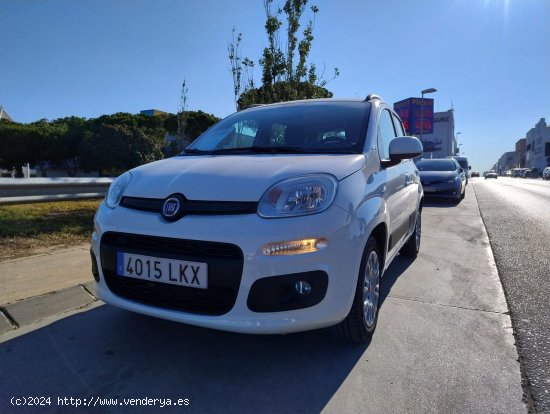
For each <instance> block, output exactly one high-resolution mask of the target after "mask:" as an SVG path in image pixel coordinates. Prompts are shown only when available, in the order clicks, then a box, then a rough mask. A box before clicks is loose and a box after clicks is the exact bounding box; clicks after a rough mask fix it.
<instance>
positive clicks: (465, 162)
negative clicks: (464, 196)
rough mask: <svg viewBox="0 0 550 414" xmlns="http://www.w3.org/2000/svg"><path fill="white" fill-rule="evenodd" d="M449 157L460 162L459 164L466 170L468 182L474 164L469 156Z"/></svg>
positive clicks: (465, 174)
mask: <svg viewBox="0 0 550 414" xmlns="http://www.w3.org/2000/svg"><path fill="white" fill-rule="evenodd" d="M447 158H453V159H455V160H456V161H457V162H458V164H459V165H460V166H461V167H462V169H463V170H464V176H465V177H466V184H468V177H469V176H470V170H471V169H472V166H471V165H470V164H469V162H468V158H466V157H456V156H452V157H447Z"/></svg>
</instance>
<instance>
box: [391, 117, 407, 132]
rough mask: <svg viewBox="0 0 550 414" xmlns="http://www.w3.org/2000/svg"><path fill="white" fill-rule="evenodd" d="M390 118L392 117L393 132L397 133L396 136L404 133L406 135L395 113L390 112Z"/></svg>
mask: <svg viewBox="0 0 550 414" xmlns="http://www.w3.org/2000/svg"><path fill="white" fill-rule="evenodd" d="M392 119H393V126H394V127H395V132H396V133H397V136H398V137H404V136H405V135H407V134H405V131H404V130H403V124H402V123H401V121H400V120H399V118H398V117H397V116H395V114H392Z"/></svg>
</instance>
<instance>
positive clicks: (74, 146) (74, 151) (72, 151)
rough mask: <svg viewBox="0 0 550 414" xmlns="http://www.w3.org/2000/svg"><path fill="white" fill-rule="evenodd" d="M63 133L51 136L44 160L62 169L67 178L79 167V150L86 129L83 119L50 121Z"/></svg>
mask: <svg viewBox="0 0 550 414" xmlns="http://www.w3.org/2000/svg"><path fill="white" fill-rule="evenodd" d="M52 124H54V125H58V126H59V127H61V128H64V130H65V132H64V133H62V134H58V135H55V136H52V137H51V139H50V140H49V142H48V147H47V149H46V154H45V159H46V160H48V161H51V162H53V163H55V164H57V165H58V166H59V167H61V168H63V169H64V170H65V172H66V173H67V175H68V176H69V177H74V176H75V175H76V172H77V170H78V168H79V166H80V163H79V149H80V145H81V143H82V139H83V136H84V133H85V131H86V129H87V127H88V125H87V121H86V119H84V118H79V117H76V116H71V117H67V118H60V119H56V120H54V121H52Z"/></svg>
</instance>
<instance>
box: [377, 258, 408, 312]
mask: <svg viewBox="0 0 550 414" xmlns="http://www.w3.org/2000/svg"><path fill="white" fill-rule="evenodd" d="M414 260H415V259H414V258H412V257H405V256H402V255H398V256H397V257H396V258H395V259H394V260H393V262H392V263H391V265H390V267H388V268H387V269H386V271H385V272H384V276H383V277H382V283H381V284H380V309H382V305H383V304H384V301H385V300H386V298H387V297H388V296H389V295H390V292H391V289H392V287H393V285H394V284H395V282H396V281H397V279H399V277H400V276H401V275H402V274H403V273H405V271H406V270H407V269H408V268H409V266H411V265H412V264H413V262H414Z"/></svg>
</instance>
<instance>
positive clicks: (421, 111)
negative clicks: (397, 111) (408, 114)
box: [420, 88, 437, 141]
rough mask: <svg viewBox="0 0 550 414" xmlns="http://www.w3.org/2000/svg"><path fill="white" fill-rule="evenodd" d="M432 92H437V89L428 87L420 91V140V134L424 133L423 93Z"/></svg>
mask: <svg viewBox="0 0 550 414" xmlns="http://www.w3.org/2000/svg"><path fill="white" fill-rule="evenodd" d="M434 92H437V89H435V88H428V89H424V90H423V91H421V92H420V93H421V94H422V102H421V107H420V141H422V136H423V135H424V94H426V93H434Z"/></svg>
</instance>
